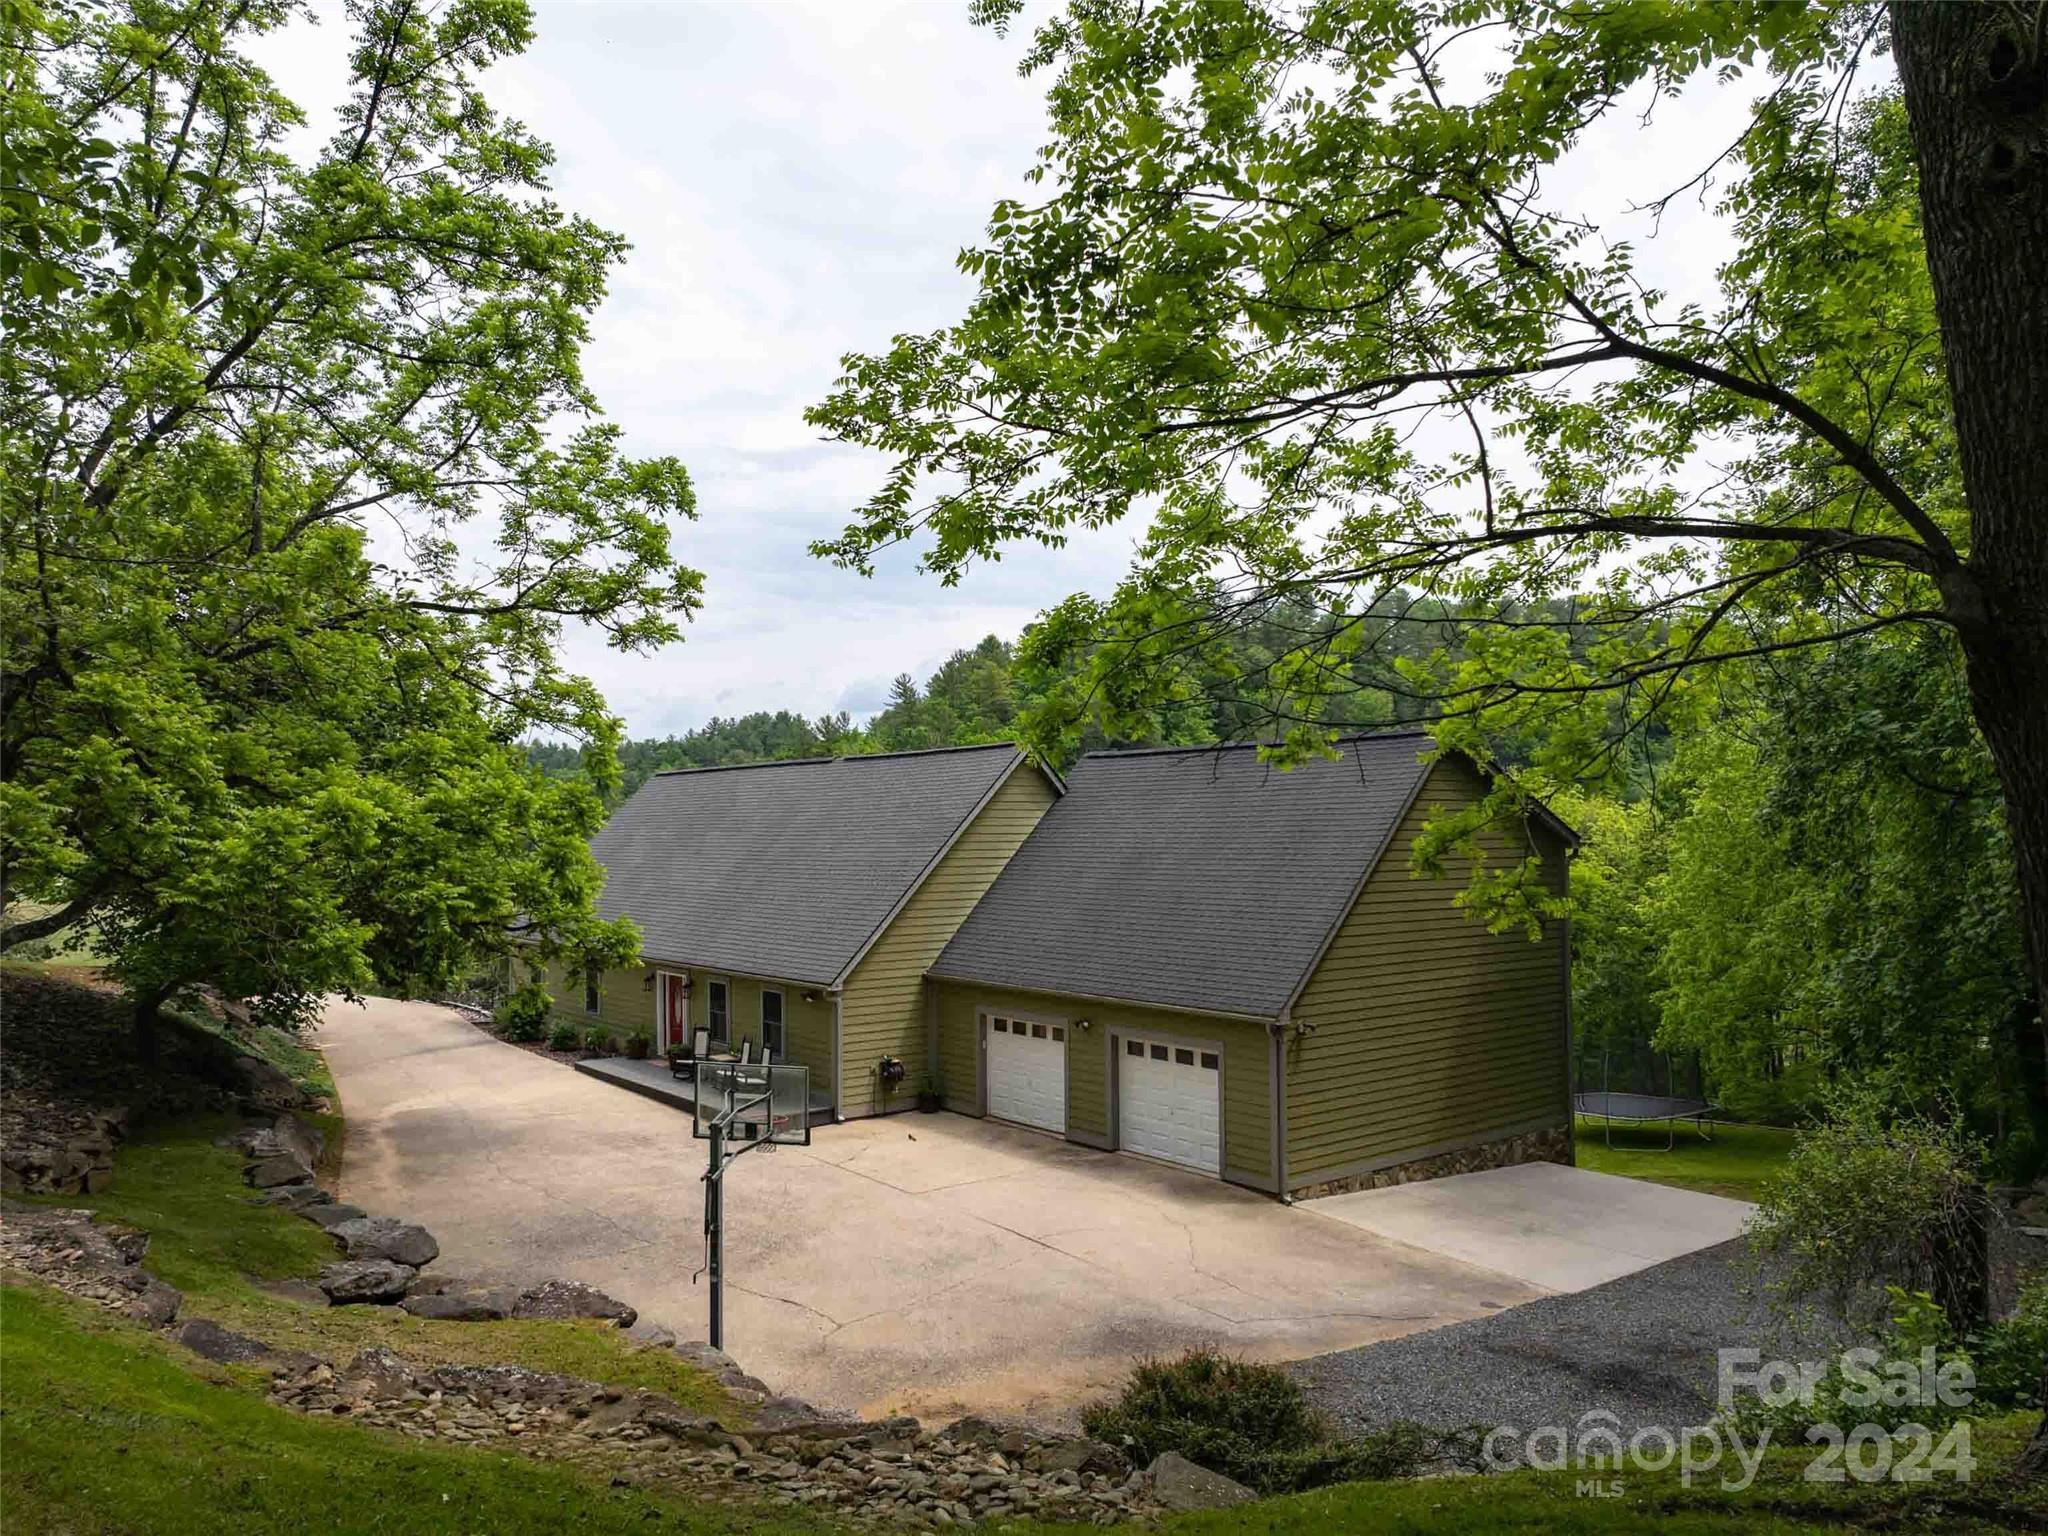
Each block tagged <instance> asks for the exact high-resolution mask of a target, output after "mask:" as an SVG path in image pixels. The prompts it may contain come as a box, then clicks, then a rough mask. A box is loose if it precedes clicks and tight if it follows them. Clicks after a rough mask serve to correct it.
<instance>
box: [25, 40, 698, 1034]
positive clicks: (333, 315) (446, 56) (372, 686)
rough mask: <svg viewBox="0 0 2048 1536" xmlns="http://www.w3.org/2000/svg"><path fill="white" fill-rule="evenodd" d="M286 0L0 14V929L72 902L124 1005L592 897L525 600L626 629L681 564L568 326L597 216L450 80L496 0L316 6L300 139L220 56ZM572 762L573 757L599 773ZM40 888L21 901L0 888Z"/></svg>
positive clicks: (603, 731) (594, 707) (378, 979)
mask: <svg viewBox="0 0 2048 1536" xmlns="http://www.w3.org/2000/svg"><path fill="white" fill-rule="evenodd" d="M303 19H304V8H303V7H302V6H300V5H299V4H297V3H294V0H128V3H124V4H119V5H109V6H97V5H87V4H72V3H64V0H58V3H52V4H38V3H36V0H23V3H19V4H14V5H11V6H9V7H8V11H7V21H6V28H7V30H6V39H5V43H4V57H0V68H4V70H5V72H6V77H7V79H6V91H5V94H4V97H0V186H4V188H5V194H4V196H0V282H4V284H5V296H6V313H7V325H6V333H5V340H4V344H0V541H4V548H5V556H6V560H5V572H4V576H0V635H4V643H5V648H6V676H5V689H4V710H5V714H4V733H0V746H4V752H5V768H6V783H5V786H4V808H5V823H4V839H5V841H4V854H5V860H6V891H5V901H6V908H7V916H8V919H9V921H8V924H7V927H6V930H5V935H4V939H5V942H6V943H8V944H13V943H17V942H20V941H22V940H24V939H28V938H34V937H38V936H42V935H46V934H48V933H51V932H54V931H56V930H57V929H59V928H60V927H62V926H64V925H68V924H80V923H82V924H87V925H91V926H93V927H95V928H97V929H98V931H99V934H100V939H101V943H102V945H103V947H107V948H110V949H111V951H112V954H113V957H114V963H115V965H116V968H117V969H118V971H119V972H120V973H121V974H122V975H124V976H125V977H126V978H127V979H128V980H129V981H130V982H131V983H132V984H133V986H134V988H135V990H136V992H137V994H138V999H139V1001H140V1002H141V1003H142V1004H143V1005H144V1006H143V1012H144V1015H145V1016H146V1015H147V1011H148V1007H149V1005H151V1004H152V1003H153V1002H154V1001H155V1000H156V999H158V998H160V997H161V996H163V995H164V994H165V993H166V992H167V991H168V990H170V989H171V988H173V987H175V986H177V985H179V984H180V983H182V982H184V981H187V980H192V979H200V978H203V979H208V980H212V981H215V982H218V983H219V984H220V985H222V986H224V987H226V988H228V989H229V990H231V991H233V992H235V993H239V994H244V995H250V996H258V997H262V998H265V999H267V1000H269V1001H270V1002H271V1003H272V1004H274V1005H277V1006H281V1007H284V1008H286V1009H290V1008H293V1007H304V1006H306V1005H308V1003H309V1001H310V1000H311V999H312V998H313V997H314V996H315V995H317V994H318V993H319V992H321V991H324V990H328V989H334V988H341V989H362V988H366V987H368V986H371V985H373V984H382V985H407V984H416V983H435V982H445V981H447V980H449V979H450V978H451V977H453V976H456V975H458V974H460V973H461V971H462V970H463V969H464V968H465V967H467V966H469V965H471V964H472V963H474V962H475V961H476V960H477V959H478V958H480V957H482V956H484V955H488V954H491V953H495V952H500V951H502V950H503V948H504V947H505V945H506V943H507V941H508V938H509V937H510V936H511V935H512V934H513V932H514V931H515V930H516V931H520V932H523V934H524V935H525V936H526V937H527V938H529V939H532V940H533V941H535V942H537V943H538V944H540V945H541V947H542V948H543V949H544V950H554V949H560V948H573V949H576V950H579V951H583V952H587V953H591V954H597V955H623V954H626V953H630V952H631V950H632V948H633V947H634V945H633V936H632V933H631V931H630V928H628V927H625V926H622V925H606V924H599V923H596V922H595V921H594V920H593V918H592V915H591V902H592V897H593V894H594V891H595V888H596V882H597V872H596V868H595V866H594V864H593V862H592V861H591V859H590V856H589V852H588V849H587V847H586V846H585V842H586V839H587V838H588V836H589V834H590V833H591V832H592V831H594V830H595V827H596V825H597V824H598V820H599V818H600V816H601V806H600V799H599V795H598V793H597V788H598V786H597V784H594V783H592V782H562V781H554V780H550V779H548V778H546V777H545V776H543V775H542V774H541V773H540V772H539V771H538V769H536V768H534V767H532V766H531V765H529V764H528V763H527V762H526V760H525V758H524V756H523V754H521V753H520V752H519V751H518V750H517V749H516V746H515V743H516V741H517V740H518V738H519V737H520V736H521V735H522V734H524V733H526V732H528V731H532V730H536V729H557V730H563V729H573V730H577V731H579V732H582V733H585V734H587V735H589V736H591V737H593V738H594V739H595V740H597V742H598V743H599V745H600V747H601V748H602V749H603V750H601V751H600V752H599V753H598V754H597V761H598V764H599V771H598V780H600V781H601V780H602V779H603V777H604V774H605V767H606V765H607V764H608V763H609V762H610V754H609V743H610V742H612V741H613V740H614V739H615V737H616V727H615V723H614V722H613V721H611V719H610V718H609V717H608V716H607V714H606V712H605V710H604V706H603V701H602V700H601V699H600V698H599V697H598V695H597V694H596V693H595V691H594V690H593V689H592V688H591V687H590V686H589V685H588V684H587V683H586V682H584V681H583V680H581V679H578V678H576V677H573V676H569V675H567V674H565V673H563V672H562V671H561V670H560V668H559V666H558V664H557V661H556V655H555V648H556V641H557V638H558V635H559V631H560V628H561V626H562V624H563V623H564V622H565V621H568V620H578V621H582V622H585V623H589V624H593V625H597V626H600V627H601V628H602V629H604V630H605V631H606V632H607V633H608V634H609V637H610V639H611V641H612V643H613V644H615V645H617V646H620V647H623V648H626V649H643V648H646V647H650V646H655V645H659V644H661V643H663V642H665V641H668V640H671V639H673V638H675V637H676V636H677V634H678V626H679V623H680V621H681V620H682V619H684V618H686V617H687V616H688V615H689V613H690V612H691V610H692V609H693V608H694V607H695V605H696V603H697V601H698V589H699V577H698V576H697V574H696V573H695V572H693V571H691V570H689V569H687V568H685V567H683V566H681V565H679V564H677V562H676V561H675V559H674V558H673V557H672V555H671V554H670V551H669V527H668V519H669V518H670V517H671V516H687V515H689V514H690V512H691V506H692V501H691V491H690V484H689V480H688V477H687V476H686V475H685V473H684V471H683V468H682V466H681V465H679V464H677V463H675V462H674V461H672V460H668V459H652V460H635V459H630V458H627V457H624V456H623V455H622V454H621V452H620V447H619V440H618V433H617V430H616V429H615V428H613V427H611V426H608V425H606V424H604V423H603V422H602V421H601V420H599V419H598V412H597V406H596V402H595V401H594V400H593V399H592V397H591V394H590V392H589V390H588V388H587V387H586V386H585V383H584V380H583V377H582V373H581V369H580V364H579V353H580V351H581V349H582V346H583V344H584V342H585V340H586V339H587V335H588V318H589V315H590V313H591V311H592V310H593V309H594V308H595V306H596V305H597V303H598V302H599V301H600V299H601V298H602V296H603V293H604V286H605V279H606V274H607V272H608V271H609V270H610V269H611V267H613V266H614V265H615V264H616V263H617V262H618V261H619V260H620V259H621V258H622V256H623V254H624V250H625V246H624V243H623V242H622V241H621V240H620V239H619V238H618V237H617V236H615V235H612V234H609V233H607V232H606V231H604V230H602V229H599V228H598V227H597V226H595V225H593V224H591V223H590V222H588V221H587V220H584V219H580V218H577V217H574V216H572V215H569V214H566V213H564V212H563V211H562V210H561V209H559V208H558V207H556V206H555V204H554V203H553V202H552V201H550V200H549V198H548V196H547V183H546V171H547V167H548V164H549V160H550V155H549V151H548V149H547V146H546V145H544V144H542V143H541V142H539V141H538V140H536V139H535V138H533V137H532V136H531V135H530V134H528V133H527V132H526V131H525V130H524V129H523V128H521V127H520V126H519V125H518V124H516V123H512V122H509V121H507V120H505V119H503V118H501V117H500V116H499V115H498V114H497V113H496V112H494V111H493V110H492V108H491V107H490V105H489V103H488V102H487V101H486V100H485V98H484V96H483V94H482V92H481V90H480V88H479V85H478V79H479V76H480V75H481V73H482V72H483V70H484V69H485V68H486V67H487V66H489V65H490V64H491V63H492V62H493V61H494V60H496V59H499V58H502V57H504V56H505V55H507V54H510V53H515V52H517V51H518V50H520V49H521V48H523V47H524V46H525V45H526V43H527V41H528V39H529V26H528V18H527V13H526V10H525V7H524V5H523V4H522V3H520V0H461V3H457V4H454V5H451V6H443V7H428V6H423V5H420V4H417V3H415V0H353V3H351V4H350V6H349V9H348V20H349V25H350V27H351V28H352V30H353V34H354V35H353V37H352V38H351V39H349V40H348V42H347V49H348V61H349V69H350V74H351V85H350V89H349V94H348V99H347V102H346V105H345V106H344V107H343V108H342V109H341V112H340V114H339V119H338V122H337V123H336V126H335V130H334V132H333V133H332V135H331V136H330V137H328V138H327V140H326V141H325V143H324V145H322V146H320V147H319V148H318V149H317V150H315V151H314V152H312V153H310V154H307V155H305V156H303V157H299V158H295V157H294V156H293V154H292V153H290V152H289V149H288V146H289V144H290V143H291V142H292V137H293V133H294V130H295V129H297V128H298V127H299V126H300V125H301V124H302V122H303V118H302V114H301V113H300V111H299V109H298V108H297V107H296V106H295V105H294V104H293V103H292V102H291V101H290V100H288V99H287V98H286V97H285V96H284V95H283V94H282V93H281V92H280V91H279V90H278V88H277V86H276V85H275V83H274V82H273V81H272V80H271V79H270V78H269V77H268V76H267V75H266V74H265V73H264V72H263V71H262V70H261V69H260V68H258V67H257V66H256V64H255V63H254V62H252V60H251V58H250V57H249V55H248V53H247V52H246V49H247V48H248V45H249V44H250V42H251V41H252V39H254V38H256V37H257V36H259V35H261V34H264V33H267V32H270V31H272V30H274V29H276V28H279V27H282V26H286V25H288V24H294V23H298V22H301V21H302V20H303ZM610 772H611V773H613V774H615V773H616V767H615V765H613V766H611V767H610ZM27 903H35V904H40V905H42V906H44V907H47V908H48V910H46V911H43V912H40V913H38V914H36V915H33V916H27V917H23V916H22V912H23V910H24V904H27Z"/></svg>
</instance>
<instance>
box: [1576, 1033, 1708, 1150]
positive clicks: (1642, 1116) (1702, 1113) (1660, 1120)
mask: <svg viewBox="0 0 2048 1536" xmlns="http://www.w3.org/2000/svg"><path fill="white" fill-rule="evenodd" d="M1664 1076H1665V1086H1666V1087H1667V1088H1675V1087H1676V1086H1677V1084H1676V1082H1674V1081H1673V1080H1672V1071H1671V1062H1670V1059H1669V1058H1668V1057H1667V1058H1666V1059H1665V1062H1664ZM1572 1109H1573V1110H1574V1111H1576V1112H1577V1113H1579V1114H1581V1115H1584V1116H1586V1117H1587V1118H1588V1119H1593V1118H1598V1119H1599V1120H1600V1122H1601V1130H1602V1133H1603V1134H1604V1135H1605V1137H1606V1140H1607V1146H1608V1149H1609V1150H1610V1151H1612V1150H1613V1147H1614V1122H1615V1121H1617V1120H1621V1121H1625V1122H1627V1123H1628V1124H1630V1125H1662V1126H1663V1127H1664V1150H1665V1151H1666V1152H1669V1151H1671V1150H1673V1149H1674V1148H1675V1147H1677V1145H1678V1122H1679V1121H1681V1120H1690V1121H1691V1122H1692V1124H1693V1129H1694V1130H1696V1131H1698V1132H1699V1133H1700V1139H1701V1140H1702V1141H1712V1140H1713V1139H1714V1131H1713V1122H1712V1121H1711V1120H1710V1119H1709V1118H1708V1116H1710V1115H1718V1114H1719V1113H1721V1106H1720V1105H1718V1104H1715V1103H1714V1102H1712V1101H1711V1100H1709V1099H1697V1098H1687V1097H1685V1096H1683V1095H1681V1094H1677V1093H1610V1092H1608V1090H1607V1058H1606V1057H1605V1056H1604V1055H1603V1056H1602V1057H1601V1058H1600V1091H1599V1092H1598V1093H1574V1094H1573V1095H1572Z"/></svg>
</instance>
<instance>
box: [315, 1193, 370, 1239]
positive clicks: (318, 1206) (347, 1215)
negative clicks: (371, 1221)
mask: <svg viewBox="0 0 2048 1536" xmlns="http://www.w3.org/2000/svg"><path fill="white" fill-rule="evenodd" d="M299 1214H300V1215H301V1216H303V1217H305V1218H306V1220H308V1221H310V1222H312V1223H313V1225H314V1226H316V1227H325V1228H327V1229H328V1230H329V1231H330V1232H331V1231H333V1230H334V1228H336V1227H338V1226H340V1225H341V1224H342V1223H343V1222H345V1221H361V1220H362V1219H363V1218H364V1217H366V1216H368V1215H369V1214H370V1213H369V1212H368V1211H366V1210H364V1209H363V1208H362V1207H361V1206H360V1205H348V1204H345V1203H343V1202H342V1201H340V1200H333V1199H328V1200H316V1201H311V1202H309V1203H307V1204H305V1205H302V1206H300V1207H299Z"/></svg>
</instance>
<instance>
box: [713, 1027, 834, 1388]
mask: <svg viewBox="0 0 2048 1536" xmlns="http://www.w3.org/2000/svg"><path fill="white" fill-rule="evenodd" d="M739 1070H740V1071H748V1069H747V1068H745V1067H744V1066H742V1067H741V1068H740V1069H739ZM758 1074H759V1081H758V1082H755V1081H753V1080H752V1073H749V1080H748V1082H747V1083H746V1085H745V1088H744V1090H743V1089H742V1087H741V1084H740V1082H739V1078H738V1074H737V1073H735V1072H726V1073H720V1072H718V1071H716V1070H715V1069H714V1068H713V1067H712V1066H711V1064H709V1063H706V1064H705V1065H704V1066H702V1067H700V1068H699V1069H698V1077H697V1098H696V1100H695V1102H694V1103H693V1105H692V1113H691V1132H692V1134H693V1135H696V1136H700V1137H702V1138H703V1139H704V1140H706V1141H707V1142H709V1143H710V1153H711V1156H710V1161H709V1166H707V1167H706V1168H705V1170H704V1267H703V1268H702V1269H701V1270H699V1271H697V1275H709V1276H710V1278H711V1286H710V1295H709V1300H710V1304H711V1305H710V1311H711V1317H710V1329H709V1332H710V1338H711V1347H712V1348H713V1349H723V1348H725V1171H726V1169H727V1168H729V1167H731V1166H732V1165H733V1164H734V1163H736V1162H738V1161H739V1160H740V1158H741V1157H743V1156H745V1155H746V1153H748V1152H749V1151H751V1150H752V1149H753V1148H755V1147H768V1146H774V1145H776V1144H778V1143H788V1144H792V1145H797V1146H809V1145H810V1140H811V1127H810V1116H809V1109H808V1106H809V1103H810V1072H809V1070H808V1069H807V1068H804V1067H801V1066H780V1065H764V1066H762V1067H761V1068H759V1069H758ZM778 1084H779V1085H780V1087H779V1088H778V1086H777V1085H778ZM757 1088H758V1090H759V1091H758V1092H754V1091H753V1090H755V1089H757ZM783 1090H787V1091H788V1093H789V1094H790V1096H791V1098H792V1101H793V1102H794V1104H795V1105H796V1106H797V1107H796V1108H795V1109H794V1110H793V1111H791V1110H786V1109H785V1110H783V1111H781V1112H780V1113H778V1111H777V1109H776V1103H777V1096H778V1093H780V1092H782V1091H783ZM743 1091H745V1092H746V1093H747V1094H748V1096H747V1097H744V1098H743V1097H741V1093H742V1092H743ZM720 1101H722V1102H720ZM735 1129H737V1130H738V1132H739V1134H738V1135H737V1136H735V1135H734V1131H735ZM735 1141H737V1142H738V1146H737V1148H736V1149H734V1150H728V1148H732V1147H733V1143H734V1142H735ZM697 1275H692V1276H691V1277H690V1279H691V1283H692V1284H695V1283H696V1279H697Z"/></svg>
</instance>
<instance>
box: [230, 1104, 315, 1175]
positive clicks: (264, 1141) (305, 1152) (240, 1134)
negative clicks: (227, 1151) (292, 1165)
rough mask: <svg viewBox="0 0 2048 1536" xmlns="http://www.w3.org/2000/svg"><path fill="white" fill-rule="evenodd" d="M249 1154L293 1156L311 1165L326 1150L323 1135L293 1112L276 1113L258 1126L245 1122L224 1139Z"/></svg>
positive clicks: (256, 1155) (251, 1155)
mask: <svg viewBox="0 0 2048 1536" xmlns="http://www.w3.org/2000/svg"><path fill="white" fill-rule="evenodd" d="M225 1145H227V1146H231V1147H240V1148H241V1149H242V1150H243V1151H244V1152H246V1153H247V1154H248V1155H249V1156H250V1157H259V1158H260V1157H287V1156H288V1157H296V1158H297V1159H298V1160H299V1161H300V1162H302V1163H304V1164H306V1165H307V1166H308V1167H311V1166H312V1165H313V1164H314V1163H317V1162H319V1161H320V1154H321V1153H322V1152H324V1151H326V1150H327V1138H326V1137H325V1136H323V1135H322V1134H321V1133H320V1131H319V1130H318V1129H317V1128H316V1127H315V1126H313V1125H311V1124H309V1123H308V1122H306V1121H304V1120H301V1119H300V1118H299V1117H298V1116H297V1115H279V1116H277V1117H276V1118H275V1119H273V1120H270V1121H268V1122H267V1123H265V1124H262V1125H245V1126H243V1127H242V1129H240V1130H239V1131H236V1132H235V1133H234V1134H233V1135H232V1136H229V1137H227V1138H226V1141H225Z"/></svg>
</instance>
